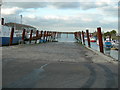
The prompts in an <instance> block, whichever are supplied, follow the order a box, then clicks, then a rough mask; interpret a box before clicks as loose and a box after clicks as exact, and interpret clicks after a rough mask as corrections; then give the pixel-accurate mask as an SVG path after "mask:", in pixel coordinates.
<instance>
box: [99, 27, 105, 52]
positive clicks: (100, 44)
mask: <svg viewBox="0 0 120 90" xmlns="http://www.w3.org/2000/svg"><path fill="white" fill-rule="evenodd" d="M97 31H98V41H99V48H100V52H102V53H104V49H103V40H102V33H101V27H99V28H97Z"/></svg>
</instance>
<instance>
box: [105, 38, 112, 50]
mask: <svg viewBox="0 0 120 90" xmlns="http://www.w3.org/2000/svg"><path fill="white" fill-rule="evenodd" d="M104 47H105V48H112V39H111V38H109V37H107V38H106V39H105V41H104Z"/></svg>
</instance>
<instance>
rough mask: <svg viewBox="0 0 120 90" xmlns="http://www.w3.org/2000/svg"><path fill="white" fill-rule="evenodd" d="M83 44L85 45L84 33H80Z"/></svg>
mask: <svg viewBox="0 0 120 90" xmlns="http://www.w3.org/2000/svg"><path fill="white" fill-rule="evenodd" d="M82 39H83V44H84V45H85V39H84V32H83V31H82Z"/></svg>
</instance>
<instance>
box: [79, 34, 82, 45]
mask: <svg viewBox="0 0 120 90" xmlns="http://www.w3.org/2000/svg"><path fill="white" fill-rule="evenodd" d="M79 38H80V43H82V38H81V32H79Z"/></svg>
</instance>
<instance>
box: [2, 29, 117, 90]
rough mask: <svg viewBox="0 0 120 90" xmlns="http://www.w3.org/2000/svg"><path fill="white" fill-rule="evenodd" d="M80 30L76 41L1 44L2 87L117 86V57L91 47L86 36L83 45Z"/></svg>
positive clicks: (76, 35) (76, 33) (76, 34)
mask: <svg viewBox="0 0 120 90" xmlns="http://www.w3.org/2000/svg"><path fill="white" fill-rule="evenodd" d="M98 31H99V37H101V33H100V31H101V29H100V28H98ZM80 33H81V34H82V35H83V36H84V32H75V33H74V34H75V38H76V40H77V42H50V41H48V39H47V42H46V43H40V44H39V43H38V44H20V45H17V46H13V45H11V46H9V47H3V48H2V64H3V71H2V72H3V84H2V85H3V88H118V61H115V60H114V59H112V58H110V57H107V56H105V55H104V54H103V53H104V52H103V50H102V49H103V48H101V47H100V52H101V53H100V52H94V51H93V50H91V49H90V42H89V39H88V42H89V43H88V47H85V46H84V39H81V38H83V37H80ZM52 35H53V33H52ZM54 35H55V33H54ZM87 35H89V31H88V30H87ZM43 36H46V35H44V34H43ZM50 36H51V34H50ZM88 38H89V36H88ZM37 39H38V38H37ZM99 39H100V38H99ZM99 43H102V42H99ZM100 45H101V44H100Z"/></svg>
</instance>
